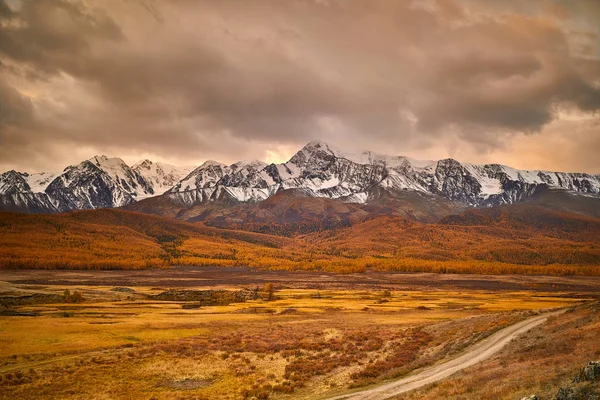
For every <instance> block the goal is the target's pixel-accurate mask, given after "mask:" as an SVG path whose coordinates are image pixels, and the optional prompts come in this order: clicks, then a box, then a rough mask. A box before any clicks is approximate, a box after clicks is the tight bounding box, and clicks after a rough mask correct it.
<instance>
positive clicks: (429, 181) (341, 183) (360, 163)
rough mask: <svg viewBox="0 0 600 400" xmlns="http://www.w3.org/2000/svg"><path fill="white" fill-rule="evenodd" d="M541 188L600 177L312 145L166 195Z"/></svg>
mask: <svg viewBox="0 0 600 400" xmlns="http://www.w3.org/2000/svg"><path fill="white" fill-rule="evenodd" d="M542 186H544V187H546V186H548V187H552V188H559V189H566V190H571V191H575V192H580V193H587V194H594V195H598V194H600V175H590V174H579V173H564V172H549V171H525V170H517V169H514V168H511V167H507V166H504V165H499V164H488V165H475V164H470V163H464V164H461V163H460V162H458V161H456V160H453V159H445V160H439V161H422V160H414V159H411V158H408V157H402V156H388V155H380V154H376V153H373V152H370V151H366V152H362V153H348V152H343V151H340V150H338V149H336V148H335V147H333V146H331V145H329V144H327V143H324V142H320V141H314V142H310V143H309V144H307V145H306V146H304V147H303V148H302V149H301V150H300V151H299V152H297V153H296V154H295V155H294V156H293V157H292V158H291V159H290V160H289V161H288V162H286V163H282V164H270V165H266V164H264V163H261V162H260V161H256V162H241V163H236V164H233V165H231V166H226V165H224V164H220V163H217V162H214V161H210V162H206V163H204V164H203V165H201V166H200V167H198V168H196V169H195V170H194V171H192V172H191V173H190V175H188V176H187V177H186V178H185V179H183V180H182V181H180V182H179V183H177V184H176V185H175V186H173V188H172V189H170V190H169V191H168V192H166V194H165V195H167V196H169V197H170V198H171V199H173V200H175V201H177V202H179V203H182V204H187V205H192V204H196V203H200V202H205V201H213V200H217V199H220V198H223V195H224V194H225V195H227V196H228V198H229V199H231V200H235V201H241V202H246V201H261V200H264V199H266V198H268V197H270V196H272V195H273V194H274V193H276V192H277V191H278V190H280V189H303V190H304V191H306V192H307V193H310V195H312V196H315V197H327V198H331V199H339V200H342V201H346V202H355V203H365V202H369V200H370V196H371V193H372V191H373V189H374V188H375V187H378V188H383V189H385V190H388V191H391V192H393V191H397V190H412V191H418V192H423V193H429V194H435V195H439V196H442V197H444V198H446V199H449V200H453V201H457V202H461V203H464V204H468V205H470V206H490V205H499V204H510V203H515V202H519V201H522V200H524V199H527V198H528V197H530V196H531V195H532V194H533V193H534V192H535V191H536V189H537V188H539V187H542Z"/></svg>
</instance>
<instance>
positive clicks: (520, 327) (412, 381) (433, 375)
mask: <svg viewBox="0 0 600 400" xmlns="http://www.w3.org/2000/svg"><path fill="white" fill-rule="evenodd" d="M562 312H564V311H556V312H552V313H548V314H544V315H538V316H535V317H532V318H528V319H526V320H524V321H521V322H518V323H516V324H514V325H511V326H508V327H506V328H504V329H502V330H500V331H498V332H496V333H494V334H493V335H491V336H490V337H488V338H486V339H484V340H482V341H481V342H479V343H477V344H475V345H473V346H472V347H471V348H469V349H468V350H467V352H466V353H465V354H463V355H462V356H460V357H458V358H455V359H453V360H450V361H448V362H445V363H443V364H440V365H434V366H432V367H429V368H427V369H425V370H423V371H422V372H420V373H418V374H416V375H413V376H409V377H407V378H403V379H400V380H397V381H394V382H390V383H386V384H384V385H381V386H377V387H374V388H372V389H367V390H363V391H361V392H355V393H350V394H347V395H342V396H337V397H332V398H330V399H328V400H342V399H344V400H359V399H360V400H383V399H389V398H391V397H393V396H396V395H398V394H400V393H404V392H408V391H410V390H414V389H417V388H420V387H422V386H425V385H429V384H430V383H433V382H437V381H439V380H442V379H444V378H447V377H449V376H450V375H452V374H454V373H456V372H458V371H461V370H463V369H465V368H468V367H470V366H472V365H475V364H477V363H479V362H481V361H483V360H485V359H488V358H490V357H491V356H493V355H494V354H496V353H497V352H499V351H500V350H502V348H503V347H504V346H506V345H507V344H508V343H509V342H510V341H511V340H513V339H514V338H515V337H516V336H518V335H520V334H522V333H525V332H527V331H529V330H530V329H533V328H535V327H536V326H538V325H541V324H543V323H544V322H546V319H548V317H550V316H552V315H557V314H560V313H562Z"/></svg>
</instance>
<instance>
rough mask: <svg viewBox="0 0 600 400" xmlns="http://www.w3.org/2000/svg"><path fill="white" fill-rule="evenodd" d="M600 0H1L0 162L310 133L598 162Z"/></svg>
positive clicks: (171, 157) (267, 156)
mask: <svg viewBox="0 0 600 400" xmlns="http://www.w3.org/2000/svg"><path fill="white" fill-rule="evenodd" d="M599 110H600V1H598V0H564V1H560V0H528V1H521V0H504V1H497V0H437V1H433V0H432V1H427V0H419V1H414V2H411V1H408V0H406V1H405V0H252V1H240V0H219V1H214V0H211V1H208V0H207V1H202V0H138V1H133V0H132V1H122V0H81V1H79V0H0V171H5V170H9V169H16V170H18V171H25V172H39V171H60V170H62V169H63V168H64V167H65V166H67V165H70V164H75V163H78V162H80V161H82V160H84V159H88V158H91V157H92V156H94V155H100V154H104V155H107V156H112V157H121V158H123V159H124V160H125V161H126V162H128V163H130V164H133V163H134V162H136V161H138V160H140V159H144V158H149V159H151V160H154V161H162V162H167V163H170V164H174V165H187V166H194V165H199V164H201V163H202V162H203V161H205V160H207V159H214V160H218V161H221V162H228V163H232V162H235V161H238V160H242V159H259V160H263V161H267V162H281V161H286V160H287V159H289V158H290V157H291V156H292V155H293V154H294V153H295V152H296V151H297V150H299V149H300V148H301V147H302V146H303V145H305V144H306V143H307V142H309V141H311V140H323V141H326V142H329V143H331V144H333V145H335V146H336V147H338V148H342V149H346V150H350V151H357V150H372V151H376V152H378V153H383V154H391V155H405V156H410V157H413V158H417V159H442V158H447V157H452V158H455V159H458V160H460V161H469V162H475V163H501V164H506V165H511V166H514V167H517V168H523V169H546V170H554V171H572V172H588V173H600V113H599Z"/></svg>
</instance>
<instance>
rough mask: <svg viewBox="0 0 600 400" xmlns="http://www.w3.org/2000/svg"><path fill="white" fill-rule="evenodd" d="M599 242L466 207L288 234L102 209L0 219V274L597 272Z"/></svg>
mask: <svg viewBox="0 0 600 400" xmlns="http://www.w3.org/2000/svg"><path fill="white" fill-rule="evenodd" d="M532 218H533V219H534V220H535V221H536V223H535V224H534V223H531V221H530V219H532ZM599 242H600V221H598V220H596V219H593V218H588V217H583V216H579V215H574V214H560V213H556V212H550V211H546V210H537V211H535V213H534V212H533V211H532V210H526V211H519V212H514V213H505V214H503V213H496V214H494V215H491V216H490V215H489V213H485V212H479V211H473V212H469V213H465V214H463V215H461V216H454V217H449V218H447V219H445V220H442V221H441V222H439V223H437V224H426V223H420V222H416V221H411V220H407V219H404V218H401V217H391V216H383V217H377V218H374V219H371V220H368V221H364V222H360V223H356V224H354V225H351V226H344V227H338V228H333V229H318V230H315V231H313V232H310V233H307V234H299V235H296V236H293V237H288V236H278V235H272V234H261V233H256V232H249V231H242V230H226V229H219V228H214V227H208V226H204V225H203V224H202V223H188V222H182V221H176V220H173V219H170V218H165V217H159V216H152V215H147V214H140V213H135V212H127V211H120V210H109V209H103V210H93V211H76V212H71V213H66V214H59V215H31V214H17V213H0V268H37V269H144V268H168V267H169V266H173V265H194V266H223V267H231V266H243V267H251V268H258V269H270V270H288V271H293V270H304V271H306V270H309V271H310V270H315V271H329V272H341V273H355V272H363V271H366V270H375V271H405V272H438V273H474V274H547V275H600V268H599V267H598V266H599V265H600V243H599Z"/></svg>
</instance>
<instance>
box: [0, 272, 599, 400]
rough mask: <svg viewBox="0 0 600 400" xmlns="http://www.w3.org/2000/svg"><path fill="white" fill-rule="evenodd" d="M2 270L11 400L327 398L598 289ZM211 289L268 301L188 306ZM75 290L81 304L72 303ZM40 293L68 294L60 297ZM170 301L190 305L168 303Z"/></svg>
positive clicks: (3, 357) (2, 346)
mask: <svg viewBox="0 0 600 400" xmlns="http://www.w3.org/2000/svg"><path fill="white" fill-rule="evenodd" d="M11 274H14V276H12V275H11ZM130 275H131V276H130V278H131V279H132V281H135V277H136V275H135V272H130ZM11 276H12V277H11ZM1 277H2V279H5V280H4V281H0V282H1V283H0V303H1V304H3V306H2V307H1V308H0V315H1V316H0V388H1V390H0V398H6V399H8V398H10V399H29V398H37V399H52V398H64V399H78V398H98V399H102V398H112V399H114V398H117V399H133V398H153V399H215V398H219V399H252V398H255V399H267V398H269V399H279V398H282V399H315V398H327V397H329V396H331V395H335V394H340V393H346V392H349V391H353V390H358V389H361V388H365V387H369V386H371V385H374V384H377V383H379V382H383V381H386V380H389V379H394V378H397V377H400V376H403V375H406V374H409V373H411V372H413V371H415V370H418V369H419V368H422V367H424V366H427V365H431V364H434V363H437V362H440V361H441V360H444V359H448V358H451V357H455V356H456V355H457V354H460V352H461V351H463V350H464V349H465V348H466V347H468V346H469V345H471V344H473V343H475V342H477V341H479V340H482V339H483V338H485V337H486V336H488V335H490V334H491V333H492V332H494V331H496V330H497V329H499V328H501V327H503V326H506V325H509V324H511V323H514V322H516V321H519V320H521V319H524V318H526V317H528V316H531V315H533V314H535V313H539V312H541V311H544V310H550V309H555V308H562V307H579V306H580V305H581V304H586V303H587V302H589V301H590V300H591V299H592V297H593V293H585V294H581V293H579V294H577V293H572V292H571V293H568V292H563V291H561V290H556V291H553V292H545V291H541V290H537V289H533V290H531V289H527V290H518V291H514V290H495V291H494V290H489V289H486V290H484V289H472V290H464V289H463V288H460V287H454V288H453V287H451V286H448V287H445V288H442V289H437V290H431V289H427V288H423V287H420V288H417V287H415V288H413V289H406V288H405V287H401V286H397V287H394V286H393V285H392V286H384V287H378V286H373V287H372V288H371V289H365V288H358V289H357V288H356V285H349V286H348V287H347V288H344V287H337V288H335V289H327V288H323V287H320V286H319V287H318V288H311V287H306V286H302V287H301V286H298V285H282V284H281V283H276V284H275V285H273V292H272V294H270V293H269V290H268V285H266V284H265V285H261V286H260V287H259V288H258V290H256V288H255V287H254V286H255V285H252V287H250V288H249V287H248V285H245V286H244V285H220V286H218V287H217V286H210V287H207V286H199V287H191V286H188V285H186V286H185V288H182V287H175V288H174V289H173V288H172V287H166V286H158V287H157V286H147V285H144V283H145V282H144V281H143V279H142V280H141V283H142V285H140V286H136V285H131V283H132V281H126V282H124V283H127V284H128V285H127V287H123V286H112V285H102V281H99V282H91V281H90V280H89V279H88V278H89V276H79V277H78V276H77V275H76V274H75V273H74V272H63V273H62V275H60V274H59V276H58V277H57V279H59V280H60V279H63V280H66V279H67V278H69V279H71V281H69V283H68V284H56V282H51V281H50V282H49V284H45V285H42V284H39V283H35V282H34V283H32V282H27V281H26V280H24V279H22V278H23V277H22V276H21V275H19V273H18V272H17V271H15V272H14V273H11V272H10V271H4V272H3V273H2V276H1ZM78 280H79V281H80V283H79V284H77V283H76V282H77V281H78ZM315 281H318V277H315ZM122 283H123V282H122ZM385 287H389V288H385ZM249 289H250V290H249ZM559 289H560V288H559ZM65 290H69V295H70V297H65ZM209 290H212V292H210V293H212V295H216V293H222V292H223V293H224V292H238V291H244V292H253V293H255V294H256V297H255V298H254V299H251V300H246V301H244V302H232V303H228V304H216V305H215V304H213V305H206V304H204V303H202V302H201V301H197V299H195V300H190V299H192V297H190V296H194V295H196V294H197V293H199V292H202V293H207V291H209ZM76 292H77V293H79V294H81V296H82V297H83V299H80V300H82V301H81V302H79V301H80V300H77V301H78V302H72V301H71V299H72V298H73V294H74V293H76ZM165 293H166V294H165ZM42 295H43V296H55V297H54V298H55V299H61V300H60V301H53V302H51V303H48V302H47V301H48V300H47V299H48V298H49V297H43V296H42ZM157 295H158V296H157ZM167 295H169V296H173V295H176V296H184V297H181V298H186V299H187V300H157V299H158V298H165V297H164V296H167ZM160 296H163V297H160ZM185 296H187V297H185ZM167 298H168V297H167ZM269 298H270V300H269ZM44 299H46V300H44ZM69 301H71V302H69ZM432 398H434V397H432Z"/></svg>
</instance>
